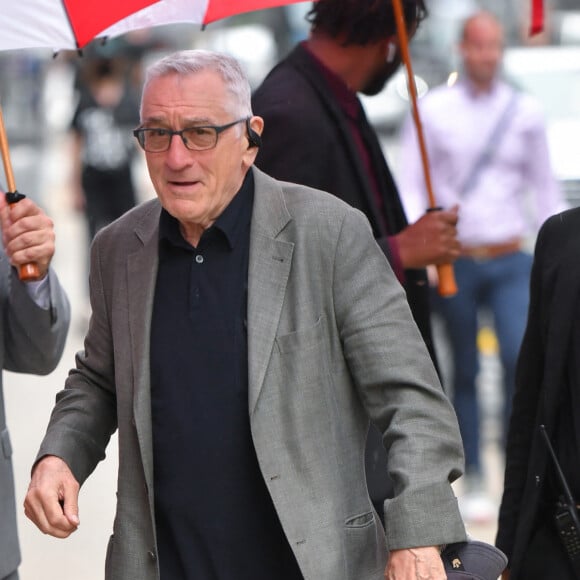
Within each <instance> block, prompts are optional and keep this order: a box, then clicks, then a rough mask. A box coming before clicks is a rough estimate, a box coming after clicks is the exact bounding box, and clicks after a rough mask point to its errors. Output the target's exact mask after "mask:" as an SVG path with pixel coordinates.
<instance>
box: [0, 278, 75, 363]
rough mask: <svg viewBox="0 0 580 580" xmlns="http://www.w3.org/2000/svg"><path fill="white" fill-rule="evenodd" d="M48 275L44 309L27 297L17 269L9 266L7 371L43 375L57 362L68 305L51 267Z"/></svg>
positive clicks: (67, 320)
mask: <svg viewBox="0 0 580 580" xmlns="http://www.w3.org/2000/svg"><path fill="white" fill-rule="evenodd" d="M48 276H49V287H50V307H49V308H48V309H43V308H41V307H40V306H38V305H37V304H35V303H34V301H33V300H32V299H31V298H30V296H29V294H28V292H27V290H26V287H25V283H24V282H21V281H20V280H19V279H18V274H17V272H16V270H15V269H14V268H10V274H9V284H10V290H9V295H8V301H7V303H6V305H5V307H4V329H3V330H4V346H5V358H4V368H5V369H6V370H9V371H14V372H22V373H33V374H39V375H46V374H48V373H50V372H51V371H53V370H54V369H55V367H56V366H57V364H58V362H59V361H60V358H61V355H62V352H63V350H64V346H65V342H66V337H67V333H68V328H69V324H70V305H69V301H68V298H67V296H66V294H65V292H64V289H63V288H62V286H61V285H60V282H59V280H58V277H57V275H56V273H55V272H54V271H53V270H52V269H50V270H49V273H48Z"/></svg>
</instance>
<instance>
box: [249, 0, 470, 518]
mask: <svg viewBox="0 0 580 580" xmlns="http://www.w3.org/2000/svg"><path fill="white" fill-rule="evenodd" d="M403 10H404V14H405V20H406V23H407V26H408V30H409V34H412V33H414V32H415V31H416V29H417V27H418V25H419V23H420V22H421V20H422V19H423V18H424V16H425V14H426V9H425V5H424V2H423V0H403ZM307 19H308V20H309V22H310V23H311V31H310V35H309V38H308V39H307V40H306V41H304V42H302V43H300V44H299V45H298V46H296V47H295V48H294V50H293V51H292V52H291V53H290V54H289V55H288V56H287V57H286V58H285V59H284V60H283V61H281V62H280V63H279V64H278V65H277V66H276V67H275V68H274V69H273V70H272V71H271V72H270V74H269V75H268V76H267V77H266V79H265V80H264V82H263V83H262V85H261V86H260V87H259V88H258V89H257V90H256V92H255V94H254V96H253V103H252V104H253V109H254V111H255V113H256V114H257V115H260V116H261V117H262V118H263V119H264V131H263V133H262V140H263V146H262V147H261V149H260V152H259V154H258V157H257V158H256V164H257V165H258V167H260V168H261V169H262V170H264V171H265V172H266V173H269V174H270V175H272V176H274V177H276V178H277V179H281V180H285V181H292V182H296V183H300V184H304V185H309V186H311V187H315V188H318V189H322V190H324V191H328V192H330V193H332V194H334V195H336V196H337V197H339V198H341V199H342V200H344V201H346V202H347V203H349V204H350V205H352V206H354V207H355V208H357V209H359V210H361V211H362V212H363V213H364V214H365V215H366V216H367V218H368V219H369V221H370V223H371V227H372V229H373V233H374V236H375V239H376V240H377V242H378V244H379V245H380V247H381V248H382V250H383V252H384V253H385V255H386V257H387V258H388V260H389V262H390V264H391V266H392V268H393V270H394V272H395V274H396V275H397V277H398V279H399V281H400V282H401V283H402V285H403V287H404V288H405V290H406V293H407V299H408V302H409V305H410V307H411V311H412V313H413V317H414V319H415V321H416V323H417V325H418V327H419V330H420V331H421V334H422V336H423V339H424V341H425V343H426V345H427V347H428V349H429V352H430V354H431V357H432V359H433V361H434V362H435V364H436V358H435V352H434V348H433V342H432V337H431V326H430V307H429V292H428V283H427V276H426V271H425V266H427V265H429V264H442V263H449V262H452V261H454V260H455V259H456V258H457V257H458V256H459V244H458V242H457V238H456V234H457V232H456V224H457V208H456V207H453V208H451V209H448V210H445V211H437V212H428V213H427V214H425V215H424V216H423V217H421V218H420V219H419V220H418V221H416V222H415V223H413V224H410V225H409V224H408V223H407V220H406V217H405V213H404V210H403V207H402V205H401V201H400V198H399V194H398V192H397V188H396V185H395V182H394V180H393V177H392V176H391V173H390V171H389V168H388V166H387V163H386V160H385V157H384V155H383V152H382V148H381V144H380V142H379V139H378V137H377V135H376V133H375V131H374V130H373V129H372V127H371V126H370V123H369V122H368V120H367V118H366V116H365V112H364V109H363V107H362V105H361V102H360V100H359V98H358V96H357V93H358V92H360V93H363V94H365V95H375V94H377V93H378V92H380V90H381V89H382V88H383V87H384V85H385V83H386V82H387V80H388V79H389V78H390V77H391V76H392V75H393V73H395V72H396V70H397V69H398V68H399V66H400V64H401V58H400V54H399V50H398V44H397V32H396V22H395V18H394V12H393V6H392V3H391V0H319V1H318V2H315V3H313V6H312V8H311V10H310V12H309V13H308V15H307ZM377 291H380V290H379V289H378V290H377ZM386 474H387V467H386V453H385V450H384V447H383V445H382V441H381V436H380V434H379V432H378V430H376V429H375V428H373V427H372V428H371V430H370V432H369V438H368V441H367V481H368V486H369V493H370V496H371V499H372V501H373V503H374V505H375V508H376V510H377V512H378V513H379V515H380V516H381V518H383V504H384V502H385V500H386V499H387V498H388V497H389V496H390V495H391V494H392V493H393V490H392V489H391V487H392V486H391V484H390V483H389V478H388V477H387V475H386ZM387 529H388V522H387Z"/></svg>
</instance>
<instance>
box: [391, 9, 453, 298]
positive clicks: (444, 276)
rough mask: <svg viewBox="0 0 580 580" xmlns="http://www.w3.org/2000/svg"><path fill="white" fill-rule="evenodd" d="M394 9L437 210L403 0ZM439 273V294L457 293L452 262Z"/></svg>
mask: <svg viewBox="0 0 580 580" xmlns="http://www.w3.org/2000/svg"><path fill="white" fill-rule="evenodd" d="M393 10H394V13H395V22H396V24H397V36H398V37H399V50H400V51H401V58H402V60H403V64H404V65H405V69H406V70H407V85H408V87H409V94H410V95H411V105H412V109H411V111H412V114H413V121H414V122H415V128H416V129H417V138H418V141H419V149H420V151H421V162H422V164H423V173H424V175H425V185H426V187H427V195H428V198H429V208H430V209H431V210H432V211H436V210H437V209H439V208H438V206H437V203H436V200H435V195H434V193H433V184H432V182H431V172H430V170H429V159H428V157H427V147H426V145H425V136H424V133H423V125H422V124H421V117H420V116H419V107H418V104H417V87H416V86H415V75H414V74H413V66H412V64H411V56H410V54H409V38H408V35H407V26H406V24H405V17H404V14H403V6H402V4H401V0H393ZM437 274H438V278H439V286H438V290H439V294H440V295H441V296H453V295H455V294H457V284H456V283H455V274H454V272H453V266H452V264H439V265H438V266H437Z"/></svg>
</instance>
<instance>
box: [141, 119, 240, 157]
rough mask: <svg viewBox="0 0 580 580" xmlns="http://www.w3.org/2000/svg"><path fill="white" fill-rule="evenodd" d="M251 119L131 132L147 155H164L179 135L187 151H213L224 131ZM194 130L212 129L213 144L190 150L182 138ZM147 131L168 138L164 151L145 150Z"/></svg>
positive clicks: (142, 128)
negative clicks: (187, 132)
mask: <svg viewBox="0 0 580 580" xmlns="http://www.w3.org/2000/svg"><path fill="white" fill-rule="evenodd" d="M250 119H251V117H244V118H242V119H238V120H236V121H232V122H231V123H226V124H225V125H198V126H193V127H186V128H185V129H180V130H179V131H174V130H173V129H164V128H163V127H139V128H137V129H134V130H133V136H134V137H135V138H136V139H137V141H138V142H139V145H140V146H141V149H143V151H146V152H147V153H164V152H165V151H169V148H170V147H171V141H172V140H173V136H174V135H179V136H180V137H181V141H182V142H183V145H184V146H185V148H186V149H188V150H189V151H209V150H210V149H215V147H217V144H218V140H219V136H220V134H221V133H223V132H224V131H225V130H226V129H229V128H230V127H233V126H234V125H237V124H238V123H248V122H249V120H250ZM196 129H213V130H214V131H215V142H214V144H213V145H211V146H210V147H203V148H202V149H200V148H198V147H195V148H192V147H190V146H189V145H188V144H187V140H186V138H185V137H184V136H183V133H184V132H186V131H192V130H196ZM148 131H163V132H164V133H165V134H166V135H168V136H169V139H168V141H167V147H166V148H165V149H156V150H155V151H148V150H147V149H145V135H146V133H147V132H148Z"/></svg>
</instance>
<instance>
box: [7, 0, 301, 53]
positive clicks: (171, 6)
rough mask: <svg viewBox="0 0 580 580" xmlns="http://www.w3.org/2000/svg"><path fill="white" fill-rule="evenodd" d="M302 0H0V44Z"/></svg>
mask: <svg viewBox="0 0 580 580" xmlns="http://www.w3.org/2000/svg"><path fill="white" fill-rule="evenodd" d="M300 1H303V0H0V14H2V34H0V50H11V49H21V48H50V49H53V50H61V49H71V50H76V49H78V48H83V47H84V46H85V45H87V44H88V43H89V42H91V40H93V39H95V38H98V37H105V36H118V35H120V34H124V33H126V32H129V31H131V30H138V29H142V28H149V27H153V26H160V25H165V24H176V23H187V22H191V23H193V24H199V25H204V24H208V23H210V22H214V21H215V20H219V19H222V18H226V17H228V16H233V15H235V14H241V13H243V12H250V11H253V10H261V9H263V8H273V7H275V6H282V5H284V4H294V3H297V2H300Z"/></svg>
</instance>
